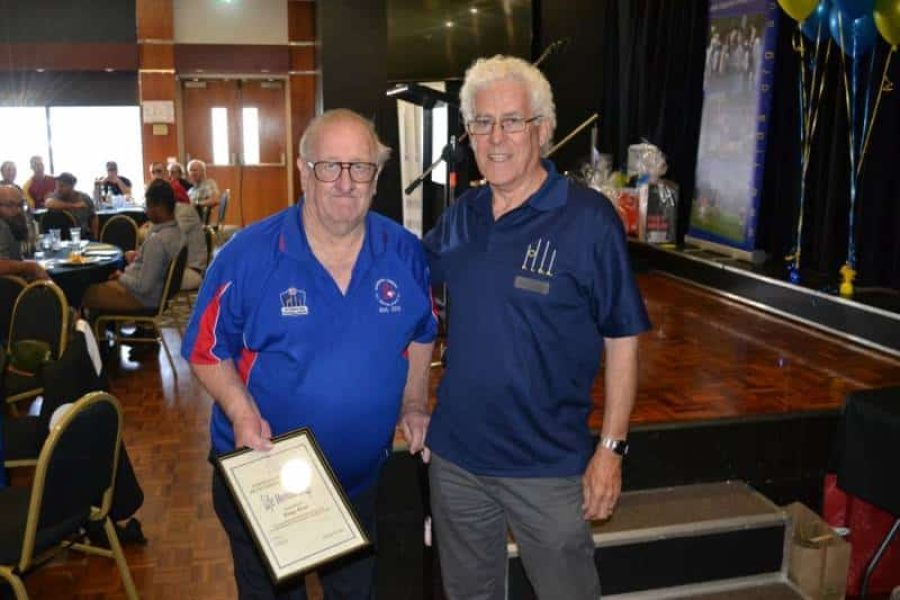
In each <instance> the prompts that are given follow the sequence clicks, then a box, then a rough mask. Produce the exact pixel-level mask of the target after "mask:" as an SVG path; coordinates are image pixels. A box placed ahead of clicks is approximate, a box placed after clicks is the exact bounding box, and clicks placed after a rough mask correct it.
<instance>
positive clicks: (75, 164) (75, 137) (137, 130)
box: [49, 106, 144, 200]
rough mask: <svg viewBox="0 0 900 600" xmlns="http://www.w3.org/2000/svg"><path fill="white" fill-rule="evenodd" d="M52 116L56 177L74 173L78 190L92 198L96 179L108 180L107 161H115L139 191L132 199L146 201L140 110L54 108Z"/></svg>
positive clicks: (127, 108)
mask: <svg viewBox="0 0 900 600" xmlns="http://www.w3.org/2000/svg"><path fill="white" fill-rule="evenodd" d="M49 114H50V132H51V140H50V143H51V145H52V147H53V169H54V172H55V174H59V173H61V172H63V171H68V172H69V173H72V174H73V175H75V177H76V178H78V183H77V184H76V186H75V187H76V189H77V190H78V191H81V192H84V193H86V194H88V195H91V194H92V193H93V190H94V179H95V178H97V177H101V176H104V177H105V176H106V161H109V160H114V161H116V163H118V166H119V175H122V176H124V177H127V178H128V179H130V180H131V183H132V185H133V186H134V187H135V188H136V189H133V190H132V192H131V194H132V196H134V197H135V198H136V199H138V200H141V199H142V198H143V193H142V186H141V182H142V181H143V175H144V167H143V154H142V150H141V116H140V108H139V107H137V106H51V107H50V110H49Z"/></svg>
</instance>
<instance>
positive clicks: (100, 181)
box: [94, 160, 131, 197]
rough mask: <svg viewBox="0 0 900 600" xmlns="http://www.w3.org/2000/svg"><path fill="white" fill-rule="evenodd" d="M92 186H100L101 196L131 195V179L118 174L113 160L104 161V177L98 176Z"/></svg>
mask: <svg viewBox="0 0 900 600" xmlns="http://www.w3.org/2000/svg"><path fill="white" fill-rule="evenodd" d="M94 186H96V187H99V188H100V196H101V197H103V196H106V195H113V196H130V195H131V180H130V179H128V178H127V177H123V176H121V175H119V165H117V164H116V162H115V161H113V160H111V161H109V162H107V163H106V177H98V178H97V179H96V180H94Z"/></svg>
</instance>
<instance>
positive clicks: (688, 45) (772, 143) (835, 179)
mask: <svg viewBox="0 0 900 600" xmlns="http://www.w3.org/2000/svg"><path fill="white" fill-rule="evenodd" d="M599 4H601V5H602V7H600V8H599V12H598V14H599V15H602V16H601V18H599V20H598V22H597V23H596V28H595V31H596V35H597V39H598V40H599V42H598V43H599V44H600V46H601V48H600V50H601V51H600V52H599V57H600V61H601V62H600V65H599V69H600V71H601V76H600V82H601V83H600V87H601V90H600V95H599V98H598V99H597V104H598V107H599V112H600V114H601V124H600V133H601V135H600V142H599V145H600V149H601V151H603V152H611V153H612V154H613V155H614V156H615V158H616V160H617V161H618V163H619V164H621V163H623V162H624V161H625V159H626V157H627V147H628V145H629V144H632V143H635V142H639V141H640V140H641V139H646V140H648V141H650V142H652V143H654V144H656V145H657V146H659V147H660V148H662V150H663V151H664V152H665V153H666V155H667V157H668V162H669V173H668V175H667V177H669V178H670V179H672V180H674V181H676V182H678V183H679V184H680V185H681V192H682V193H681V199H682V201H681V205H680V208H679V232H678V233H679V239H682V238H683V236H684V233H685V231H686V229H687V225H688V218H689V215H690V204H691V200H692V198H693V193H694V178H695V168H696V158H697V157H696V155H697V142H698V138H699V130H700V115H701V108H702V98H703V64H704V56H705V46H706V38H707V32H708V29H709V27H708V8H709V6H708V0H690V1H686V0H640V1H636V0H602V1H601V2H600V3H599ZM781 17H782V19H781V25H780V28H779V36H778V49H777V59H776V75H775V90H774V98H773V105H772V111H771V121H770V129H769V142H768V149H767V155H766V175H765V178H764V185H763V196H762V201H761V206H760V219H759V231H758V234H757V247H758V248H759V249H762V250H765V251H766V252H767V253H768V254H769V256H770V259H771V260H772V261H773V262H775V263H776V264H777V263H780V262H781V261H782V260H783V257H784V256H785V255H786V254H787V253H788V252H789V251H790V249H791V247H792V244H793V234H794V231H795V230H796V218H797V198H798V195H799V177H800V167H799V158H798V152H799V150H798V146H799V140H798V126H799V125H798V123H799V122H798V118H799V109H798V100H797V93H798V92H797V76H798V70H797V69H798V63H797V60H798V58H797V54H796V53H795V52H794V51H793V46H792V41H793V37H794V35H795V32H796V23H795V22H794V21H793V20H792V19H791V18H790V17H788V16H787V15H784V14H782V15H781ZM887 52H888V48H887V46H886V44H884V42H883V41H881V40H879V42H878V47H877V49H876V55H875V63H874V65H875V67H874V72H875V76H874V77H875V78H876V79H878V78H880V76H881V70H882V69H883V66H884V60H885V57H886V55H887ZM569 64H570V68H571V67H572V66H574V65H571V63H569ZM592 68H594V67H592ZM848 68H849V63H848ZM577 69H578V67H577V66H575V68H574V70H577ZM840 69H841V63H840V55H839V53H838V50H837V48H835V47H833V48H832V54H831V60H830V61H829V66H828V75H827V76H828V79H827V82H826V91H825V93H824V96H823V98H822V102H821V108H820V114H819V128H818V131H817V134H816V137H815V139H814V140H813V150H812V156H811V163H810V168H809V173H808V177H807V194H808V196H807V203H806V212H805V217H804V221H805V224H804V231H803V246H802V250H803V255H802V256H803V277H804V280H805V281H807V282H817V281H818V282H823V283H828V284H829V285H834V284H836V283H837V272H838V269H839V268H840V265H841V264H843V262H844V261H845V259H846V253H847V237H848V231H849V228H848V214H849V176H848V170H849V166H848V165H849V152H848V148H849V141H848V134H847V116H846V113H847V111H846V104H845V99H844V89H845V88H844V83H843V77H842V75H841V70H840ZM859 71H860V75H861V77H860V82H859V89H860V90H861V91H862V90H864V89H866V85H867V81H866V79H867V76H868V72H869V57H865V58H864V60H863V61H862V63H861V64H860V70H859ZM888 79H890V80H891V81H893V82H895V83H896V84H898V85H900V55H898V54H895V55H894V61H893V65H892V67H891V69H890V73H889V75H888ZM551 81H553V80H552V79H551ZM873 100H874V96H873ZM561 159H563V160H562V162H563V163H564V167H565V168H574V167H575V166H576V165H575V164H571V165H570V164H566V162H565V160H564V159H565V157H564V156H563V157H561ZM570 162H574V161H570ZM856 217H857V219H856V223H857V257H858V264H857V269H858V272H859V278H858V280H857V285H858V286H881V287H890V288H894V289H900V92H898V91H895V92H893V93H887V94H885V95H884V96H883V99H882V103H881V108H880V111H879V115H878V120H877V122H876V123H875V128H874V130H873V134H872V138H871V142H870V146H869V150H868V157H867V158H866V163H865V168H864V172H863V174H862V180H861V185H860V189H859V192H858V198H857V213H856Z"/></svg>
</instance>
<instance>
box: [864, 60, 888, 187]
mask: <svg viewBox="0 0 900 600" xmlns="http://www.w3.org/2000/svg"><path fill="white" fill-rule="evenodd" d="M896 51H897V46H892V47H891V50H890V52H888V55H887V57H886V58H885V59H884V71H883V72H882V74H881V79H880V80H879V81H878V95H877V96H875V108H874V109H873V110H872V119H871V120H870V121H869V127H868V129H867V131H866V136H865V141H864V142H863V146H862V152H860V155H859V165H858V166H857V167H856V176H857V177H859V174H860V173H861V172H862V165H863V160H865V158H866V152H867V151H868V149H869V140H870V139H871V137H872V123H874V122H875V118H876V117H877V116H878V108H879V107H880V106H881V97H882V96H883V95H884V92H885V90H886V89H888V88H890V87H891V85H890V81H888V78H887V75H888V69H890V67H891V58H892V57H893V56H894V53H895V52H896ZM872 55H873V58H874V55H875V52H874V51H873V52H872Z"/></svg>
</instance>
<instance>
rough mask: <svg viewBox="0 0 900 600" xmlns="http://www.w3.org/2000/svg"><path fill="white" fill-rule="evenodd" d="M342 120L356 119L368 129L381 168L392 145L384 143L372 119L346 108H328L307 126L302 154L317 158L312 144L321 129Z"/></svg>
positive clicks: (389, 154)
mask: <svg viewBox="0 0 900 600" xmlns="http://www.w3.org/2000/svg"><path fill="white" fill-rule="evenodd" d="M342 120H349V121H355V122H357V123H359V124H360V125H362V126H363V127H364V128H365V129H366V131H367V132H368V133H369V135H370V136H371V138H372V147H373V148H374V149H375V163H376V164H377V165H378V168H379V169H380V168H381V167H383V166H384V163H386V162H387V161H388V158H390V157H391V149H390V147H388V146H385V145H384V143H382V141H381V139H380V138H379V137H378V132H377V131H375V124H374V123H372V121H370V120H369V119H367V118H365V117H364V116H362V115H361V114H359V113H357V112H354V111H352V110H349V109H346V108H335V109H332V110H327V111H325V112H323V113H322V114H321V115H319V116H318V117H316V118H315V119H313V120H312V121H310V123H309V125H308V126H307V127H306V131H304V132H303V135H302V136H301V137H300V156H301V157H303V158H304V159H306V160H313V159H314V158H316V157H314V156H313V155H312V146H313V142H314V141H315V139H316V136H317V135H318V133H319V130H320V129H321V128H322V127H324V126H325V125H328V124H329V123H333V122H335V121H342Z"/></svg>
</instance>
